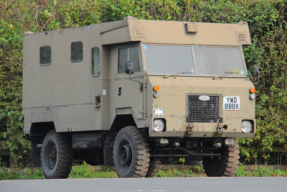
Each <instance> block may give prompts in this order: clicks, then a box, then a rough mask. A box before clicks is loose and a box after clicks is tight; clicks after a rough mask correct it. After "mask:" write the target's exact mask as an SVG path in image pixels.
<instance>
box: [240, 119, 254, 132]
mask: <svg viewBox="0 0 287 192" xmlns="http://www.w3.org/2000/svg"><path fill="white" fill-rule="evenodd" d="M241 130H242V132H243V133H251V131H252V124H251V122H250V121H242V123H241Z"/></svg>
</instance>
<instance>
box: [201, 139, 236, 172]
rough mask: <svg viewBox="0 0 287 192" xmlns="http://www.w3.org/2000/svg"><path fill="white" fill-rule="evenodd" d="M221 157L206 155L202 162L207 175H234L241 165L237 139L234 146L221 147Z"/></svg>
mask: <svg viewBox="0 0 287 192" xmlns="http://www.w3.org/2000/svg"><path fill="white" fill-rule="evenodd" d="M220 151H221V158H219V157H213V158H211V157H204V158H203V161H202V164H203V168H204V170H205V173H206V175H207V176H211V177H234V176H235V173H236V170H237V168H238V165H239V146H238V142H237V140H236V139H235V145H234V146H229V147H228V146H223V147H221V148H220Z"/></svg>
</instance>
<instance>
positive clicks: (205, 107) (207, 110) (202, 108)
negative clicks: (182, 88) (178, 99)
mask: <svg viewBox="0 0 287 192" xmlns="http://www.w3.org/2000/svg"><path fill="white" fill-rule="evenodd" d="M201 95H204V94H200V95H199V94H196V95H193V94H187V112H186V113H187V114H186V122H204V123H217V121H218V120H219V123H222V96H221V95H208V96H209V97H210V100H208V101H201V100H199V96H201Z"/></svg>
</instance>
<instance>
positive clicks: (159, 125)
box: [153, 119, 164, 132]
mask: <svg viewBox="0 0 287 192" xmlns="http://www.w3.org/2000/svg"><path fill="white" fill-rule="evenodd" d="M153 130H154V131H155V132H163V131H164V122H163V120H161V119H155V120H154V121H153Z"/></svg>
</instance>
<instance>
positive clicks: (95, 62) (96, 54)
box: [92, 47, 101, 75]
mask: <svg viewBox="0 0 287 192" xmlns="http://www.w3.org/2000/svg"><path fill="white" fill-rule="evenodd" d="M100 71H101V65H100V50H99V48H98V47H95V48H92V75H100Z"/></svg>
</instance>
